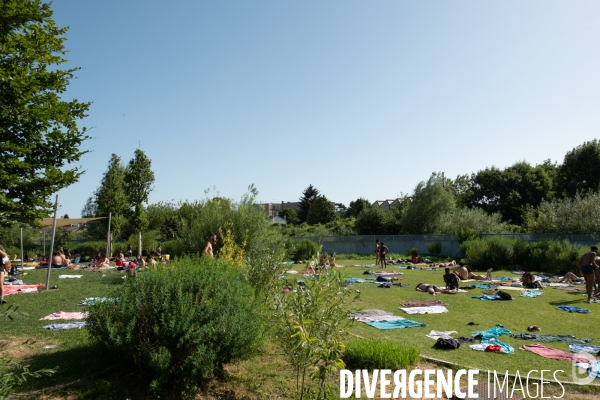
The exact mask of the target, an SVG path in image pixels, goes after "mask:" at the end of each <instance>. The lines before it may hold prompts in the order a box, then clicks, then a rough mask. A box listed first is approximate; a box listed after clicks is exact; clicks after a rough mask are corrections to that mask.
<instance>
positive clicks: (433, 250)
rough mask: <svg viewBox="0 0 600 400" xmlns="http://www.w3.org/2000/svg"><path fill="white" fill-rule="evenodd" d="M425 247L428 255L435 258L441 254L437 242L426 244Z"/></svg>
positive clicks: (439, 245)
mask: <svg viewBox="0 0 600 400" xmlns="http://www.w3.org/2000/svg"><path fill="white" fill-rule="evenodd" d="M425 246H426V247H427V251H428V252H429V254H431V255H432V256H436V257H437V256H439V255H440V254H441V253H442V243H441V242H439V241H437V240H435V241H433V242H430V243H427V244H426V245H425Z"/></svg>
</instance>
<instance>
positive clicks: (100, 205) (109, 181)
mask: <svg viewBox="0 0 600 400" xmlns="http://www.w3.org/2000/svg"><path fill="white" fill-rule="evenodd" d="M128 211H129V204H128V199H127V191H126V188H125V166H124V165H123V163H122V162H121V157H119V156H117V155H116V154H112V155H111V156H110V160H109V161H108V168H107V169H106V172H104V176H103V177H102V181H101V182H100V187H99V188H98V189H97V190H96V216H98V217H108V215H109V213H110V214H111V216H112V220H111V231H112V232H113V234H114V235H115V237H120V235H121V231H122V228H123V225H124V224H125V223H126V215H127V212H128ZM102 221H103V225H104V226H106V224H107V223H108V219H107V220H102ZM105 232H106V231H105Z"/></svg>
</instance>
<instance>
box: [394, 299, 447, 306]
mask: <svg viewBox="0 0 600 400" xmlns="http://www.w3.org/2000/svg"><path fill="white" fill-rule="evenodd" d="M400 305H401V306H402V307H429V306H447V305H448V304H446V303H443V302H442V301H441V300H407V301H403V302H401V303H400Z"/></svg>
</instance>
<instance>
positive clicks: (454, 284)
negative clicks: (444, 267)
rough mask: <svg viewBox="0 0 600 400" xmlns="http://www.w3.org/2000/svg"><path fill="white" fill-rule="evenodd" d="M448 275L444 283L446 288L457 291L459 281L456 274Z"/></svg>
mask: <svg viewBox="0 0 600 400" xmlns="http://www.w3.org/2000/svg"><path fill="white" fill-rule="evenodd" d="M450 275H451V276H450V278H449V279H448V282H446V286H447V287H448V289H450V290H454V289H458V288H459V286H460V279H459V278H458V276H457V275H456V274H450Z"/></svg>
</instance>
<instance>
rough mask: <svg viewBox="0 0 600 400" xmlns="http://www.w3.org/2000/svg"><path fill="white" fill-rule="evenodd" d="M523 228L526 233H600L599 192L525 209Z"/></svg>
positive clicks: (546, 202)
mask: <svg viewBox="0 0 600 400" xmlns="http://www.w3.org/2000/svg"><path fill="white" fill-rule="evenodd" d="M524 226H525V228H526V230H527V231H528V232H541V233H549V232H568V233H589V232H600V192H595V193H589V194H587V195H583V194H576V195H575V196H574V197H573V198H572V199H571V198H566V199H562V200H555V201H543V202H542V203H541V204H540V206H539V207H538V208H536V209H534V208H532V207H530V208H528V209H527V211H526V212H525V222H524Z"/></svg>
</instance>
